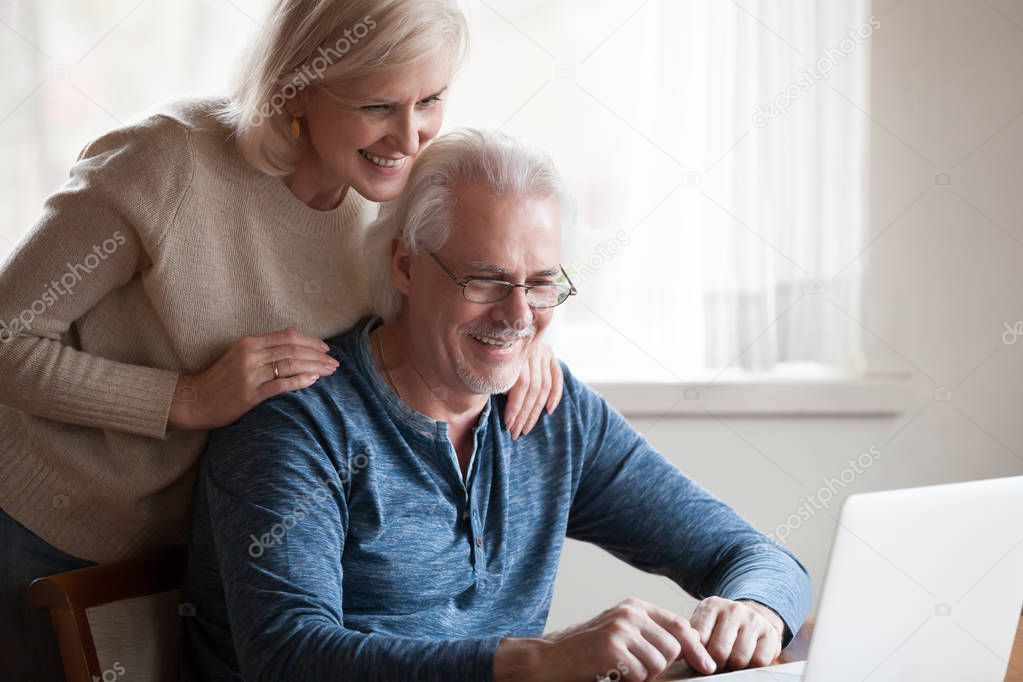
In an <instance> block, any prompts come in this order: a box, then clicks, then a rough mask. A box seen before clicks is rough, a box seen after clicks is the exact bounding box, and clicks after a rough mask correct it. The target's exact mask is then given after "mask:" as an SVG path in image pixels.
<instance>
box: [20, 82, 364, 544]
mask: <svg viewBox="0 0 1023 682" xmlns="http://www.w3.org/2000/svg"><path fill="white" fill-rule="evenodd" d="M214 102H215V100H210V99H202V100H199V99H194V100H187V101H181V102H178V103H175V104H173V105H170V106H168V107H166V108H165V110H162V111H161V113H159V114H157V115H154V116H151V117H149V118H146V119H145V120H143V121H141V122H139V123H137V124H134V125H129V126H126V127H124V128H121V129H118V130H115V131H113V132H111V133H108V134H106V135H104V136H102V137H101V138H99V139H98V140H96V141H94V142H92V143H91V144H90V145H88V146H87V147H86V149H85V150H84V151H83V152H82V155H81V156H80V157H79V159H78V161H77V162H76V163H75V165H74V167H73V168H72V169H71V174H70V179H69V180H68V182H67V184H66V185H65V186H64V187H63V188H62V189H61V190H60V191H58V192H57V193H55V194H54V195H53V196H51V197H49V198H48V199H47V201H46V204H45V206H44V208H43V213H42V216H41V218H40V219H39V222H38V223H37V224H36V225H35V226H34V227H33V229H32V230H31V231H30V232H29V234H28V235H27V236H26V237H25V238H24V239H23V240H22V242H21V243H20V244H19V245H18V247H17V249H16V250H15V251H14V252H13V254H12V255H11V257H10V258H9V259H8V260H6V261H5V262H4V263H3V265H2V266H0V507H2V508H3V509H4V510H5V511H6V512H7V513H8V514H10V515H11V516H13V517H14V518H15V519H17V520H18V521H20V522H21V523H22V524H23V525H25V526H27V527H28V528H29V529H30V530H32V531H33V532H35V533H36V534H38V535H39V536H40V537H42V538H43V539H44V540H46V541H47V542H49V543H51V544H53V545H55V546H56V547H58V548H59V549H62V550H64V551H65V552H68V553H70V554H72V555H74V556H77V557H80V558H83V559H88V560H92V561H110V560H116V559H120V558H123V557H126V556H130V555H133V554H136V553H138V552H141V551H144V550H147V549H150V548H153V547H156V546H159V545H163V544H167V543H180V542H184V541H185V540H186V537H187V523H188V515H189V511H190V502H191V496H192V486H193V484H194V481H195V470H196V466H195V465H196V462H197V460H198V457H199V454H200V452H201V451H202V448H203V446H204V444H205V442H206V436H207V433H206V432H204V431H170V432H168V430H167V415H168V412H169V409H170V404H171V399H172V397H173V392H174V388H175V383H176V381H177V379H178V376H179V374H198V373H199V372H202V371H203V370H205V369H207V368H208V367H209V366H210V365H211V364H213V363H214V362H215V361H216V360H217V359H219V358H220V357H221V356H222V355H223V354H224V353H225V352H226V351H227V349H228V348H229V347H230V346H231V345H232V344H233V343H234V342H235V341H237V340H238V338H240V337H242V336H246V335H257V334H265V333H267V332H270V331H274V330H277V329H281V328H283V327H286V326H288V325H293V326H295V327H296V328H297V329H298V330H299V331H302V332H304V333H306V334H309V335H312V336H316V337H320V338H327V337H330V336H333V335H335V334H338V333H340V332H341V331H343V330H345V329H346V328H348V327H350V326H351V325H352V324H353V323H354V322H355V321H357V320H358V319H359V317H361V316H362V315H364V314H366V313H367V312H368V303H367V292H366V277H365V273H364V271H363V269H362V265H361V263H362V258H361V251H362V236H363V231H364V228H365V226H366V225H367V224H368V223H369V222H370V221H371V220H372V218H373V217H374V216H375V214H376V210H377V206H376V204H373V203H371V202H369V201H367V200H366V199H364V198H362V197H360V196H358V195H357V194H356V193H355V192H354V191H349V192H348V195H347V197H346V198H345V200H344V202H343V203H342V204H341V205H340V206H339V207H338V208H337V209H335V210H333V211H317V210H315V209H312V208H310V207H309V206H307V205H306V204H305V203H303V202H302V201H300V200H299V199H298V198H296V197H295V196H294V195H293V194H292V193H291V191H290V190H289V189H288V188H287V186H286V185H285V184H284V182H283V181H282V180H281V179H280V178H274V177H271V176H267V175H265V174H262V173H260V172H258V171H256V170H254V169H253V168H252V167H250V166H249V165H247V164H246V163H245V161H244V160H243V159H242V157H241V156H240V154H239V153H238V151H237V149H236V146H235V145H234V143H233V140H232V139H230V137H229V131H228V130H226V129H225V128H224V127H223V126H222V125H221V124H220V123H218V122H217V121H216V119H214V118H212V116H211V115H210V114H209V110H210V107H211V105H212V104H213V103H214Z"/></svg>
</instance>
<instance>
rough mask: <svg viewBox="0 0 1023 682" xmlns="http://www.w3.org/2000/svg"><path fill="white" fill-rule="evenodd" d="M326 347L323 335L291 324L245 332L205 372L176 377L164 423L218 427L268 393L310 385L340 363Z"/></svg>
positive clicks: (188, 427) (195, 427) (194, 427)
mask: <svg viewBox="0 0 1023 682" xmlns="http://www.w3.org/2000/svg"><path fill="white" fill-rule="evenodd" d="M327 350H329V347H328V346H327V344H325V343H324V342H323V341H321V340H320V339H317V338H315V337H312V336H307V335H305V334H302V333H301V332H299V331H298V330H296V329H295V328H294V327H288V328H286V329H282V330H280V331H276V332H271V333H270V334H264V335H262V336H244V337H242V338H240V339H238V341H236V342H235V343H234V344H233V345H232V346H231V348H230V349H228V351H227V352H226V353H225V354H224V356H223V357H221V358H220V359H219V360H217V361H216V362H215V363H214V364H213V366H211V367H210V368H209V369H207V370H206V371H205V372H202V373H201V374H197V375H195V376H184V375H183V376H181V377H180V378H179V379H178V385H177V388H176V389H175V391H174V400H173V401H172V403H171V409H170V416H169V418H168V422H167V426H168V427H169V428H171V429H186V430H205V429H215V428H219V427H221V426H226V425H228V424H230V423H231V422H233V421H235V420H237V419H238V418H239V417H241V416H242V415H243V414H245V413H246V412H248V411H249V410H251V409H252V408H253V407H255V406H256V405H258V404H259V403H261V402H263V401H264V400H266V399H267V398H270V397H272V396H275V395H278V394H280V393H287V392H288V391H295V390H298V389H300V388H306V387H308V386H311V385H312V384H313V383H315V382H316V380H317V379H319V378H320V377H321V376H324V375H328V374H333V373H334V371H335V370H336V369H337V368H338V366H339V364H338V362H337V361H336V360H335V359H334V358H332V357H330V356H329V355H327ZM275 366H276V373H275V371H274V369H275Z"/></svg>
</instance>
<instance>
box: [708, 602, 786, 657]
mask: <svg viewBox="0 0 1023 682" xmlns="http://www.w3.org/2000/svg"><path fill="white" fill-rule="evenodd" d="M689 622H690V623H691V624H692V626H693V627H694V628H696V630H697V632H699V633H700V642H702V643H703V645H704V646H705V647H706V648H707V652H708V653H710V655H711V657H712V658H713V659H714V662H715V663H717V665H718V668H720V669H726V668H727V669H729V670H739V669H742V668H748V667H752V668H759V667H761V666H765V665H770V663H771V661H773V660H774V659H775V658H777V657H778V654H779V653H781V641H782V633H784V632H785V623H784V622H783V621H782V619H781V618H780V617H779V616H778V614H777V613H775V612H774V611H772V610H771V609H769V608H767V607H766V606H764V605H763V604H760V603H758V602H755V601H750V600H742V601H732V600H731V599H722V598H721V597H708V598H706V599H704V600H703V601H701V602H700V603H699V604H697V605H696V608H695V609H694V610H693V615H692V616H690V618H689Z"/></svg>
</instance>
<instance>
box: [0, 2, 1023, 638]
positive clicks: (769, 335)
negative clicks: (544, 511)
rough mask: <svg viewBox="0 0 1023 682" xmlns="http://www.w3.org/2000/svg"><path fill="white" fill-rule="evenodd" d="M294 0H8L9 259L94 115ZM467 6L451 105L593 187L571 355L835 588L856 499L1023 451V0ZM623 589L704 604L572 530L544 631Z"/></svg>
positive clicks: (216, 59)
mask: <svg viewBox="0 0 1023 682" xmlns="http://www.w3.org/2000/svg"><path fill="white" fill-rule="evenodd" d="M269 6H270V0H179V1H178V2H173V3H166V2H158V1H157V0H32V1H19V0H0V58H2V60H3V63H5V64H7V67H6V69H5V73H4V76H3V78H4V88H3V89H2V91H0V146H2V148H3V150H4V152H5V157H6V160H7V162H6V163H4V164H2V165H0V212H2V214H0V217H2V219H0V259H2V258H3V257H5V256H6V255H7V254H9V253H10V252H11V251H12V250H13V248H14V245H15V244H16V243H17V242H18V241H19V240H20V239H22V238H23V236H24V235H26V234H27V232H28V231H29V230H30V229H31V227H32V225H33V223H34V222H35V220H36V219H37V217H38V216H39V214H40V211H41V208H42V204H43V201H44V199H45V197H46V196H47V195H48V194H49V193H51V192H53V191H54V190H56V189H57V188H58V187H59V186H60V185H61V184H62V183H63V182H64V180H65V179H66V178H67V172H68V169H69V168H70V166H71V164H72V163H73V162H74V160H75V158H76V157H77V155H78V153H79V152H80V151H81V149H82V148H83V147H84V146H85V144H86V143H87V142H88V141H89V140H91V139H93V138H95V137H97V136H99V135H100V134H102V133H103V132H105V131H107V130H110V129H112V128H116V127H118V126H121V125H123V124H125V123H128V122H130V121H133V120H136V119H138V118H140V117H141V116H143V115H145V113H147V112H150V111H152V110H154V109H156V108H157V107H158V106H159V105H160V103H162V102H166V101H169V100H173V99H176V98H178V97H181V96H185V95H194V94H200V93H225V92H226V91H227V89H228V88H229V84H230V83H231V78H232V76H233V74H234V69H235V67H236V65H237V63H238V57H239V55H240V53H241V51H242V50H243V48H244V46H245V45H246V44H247V42H248V41H249V40H250V39H251V37H252V36H253V35H254V34H255V33H256V32H258V31H260V30H261V24H260V21H261V18H262V16H263V15H264V13H265V12H266V10H267V8H268V7H269ZM463 7H464V8H465V10H466V12H467V14H468V16H469V19H470V24H471V36H472V47H471V54H470V58H469V61H468V62H467V63H466V65H465V67H464V68H463V70H462V71H461V72H460V73H459V75H458V77H457V80H456V81H455V83H454V86H453V89H452V91H451V95H450V97H449V99H448V103H447V106H448V109H447V111H448V115H447V118H446V124H445V128H446V129H450V128H452V127H456V126H459V125H476V126H486V127H491V128H500V129H502V130H504V131H506V132H509V133H511V134H514V135H518V136H521V137H524V138H528V139H530V140H532V141H534V142H536V143H538V144H540V145H542V146H544V147H545V148H547V149H548V150H549V151H550V152H551V154H552V155H553V156H554V158H555V160H556V161H557V163H558V165H559V167H560V168H561V169H562V171H563V173H564V175H565V176H566V178H567V180H568V183H569V185H570V186H571V188H572V190H573V192H574V193H575V196H576V198H577V200H578V203H579V223H578V225H577V226H576V229H575V230H574V231H573V232H572V234H571V235H570V237H569V243H568V244H567V247H568V248H567V254H566V269H567V270H568V271H569V273H570V274H571V275H572V276H573V279H574V280H575V281H576V284H577V285H578V286H579V288H580V290H581V295H580V296H579V297H577V298H574V299H572V300H571V301H570V303H569V304H567V305H565V306H564V307H563V308H560V309H559V312H558V315H559V316H560V318H559V319H558V321H557V322H556V324H555V326H554V327H553V329H552V330H551V342H552V343H553V345H554V347H555V349H556V351H557V353H558V354H559V356H561V357H562V358H563V359H565V360H566V361H567V362H568V363H569V365H570V366H571V367H572V368H573V370H574V371H575V373H576V374H578V375H580V376H581V377H582V378H583V379H585V380H587V381H589V382H591V383H592V384H594V385H595V386H596V387H597V388H598V390H600V391H601V392H602V393H604V395H605V396H607V397H608V399H609V400H610V401H611V402H612V403H613V404H614V405H615V406H616V407H617V408H618V409H619V410H620V411H622V412H623V413H624V414H625V415H626V416H627V417H628V418H629V419H630V421H631V422H632V423H633V424H634V425H635V426H636V428H637V429H639V430H640V431H641V432H643V434H644V435H645V436H646V438H647V439H648V440H649V441H650V442H651V443H652V444H653V445H654V446H655V447H657V448H658V449H659V450H661V451H662V452H663V453H665V455H666V456H668V457H669V458H670V459H671V460H672V461H673V462H674V463H675V464H677V465H678V466H679V467H680V468H681V469H682V470H683V471H685V472H686V473H687V474H688V475H689V476H691V477H692V478H694V479H695V480H697V481H698V482H700V483H701V484H702V485H704V486H705V487H707V488H708V489H710V490H711V491H712V492H714V493H715V494H716V495H718V496H719V497H721V498H723V499H724V500H725V501H727V502H728V503H729V504H731V505H732V506H733V507H735V508H736V509H737V510H738V511H739V512H740V513H742V514H743V515H745V516H746V517H747V518H748V519H750V520H751V521H752V522H753V523H754V524H755V525H757V526H758V527H759V528H760V529H761V530H762V531H764V532H765V533H769V534H771V536H772V537H774V538H775V539H777V540H778V541H779V542H783V543H784V544H785V545H787V546H788V547H790V548H791V549H792V550H793V551H795V553H796V554H797V555H798V556H799V557H800V558H801V559H802V560H803V562H804V563H805V564H806V566H807V567H808V569H809V570H810V572H811V575H812V577H813V580H814V586H815V592H816V593H817V594H818V595H819V592H820V589H821V586H822V581H823V577H824V569H825V566H826V561H827V556H828V550H829V547H830V542H831V537H832V534H833V531H834V527H835V524H836V522H837V521H836V520H837V516H838V510H839V508H840V506H841V501H842V500H843V499H844V498H845V497H847V496H848V495H849V494H851V493H855V492H863V491H870V490H881V489H887V488H897V487H908V486H916V485H928V484H935V483H943V482H950V481H959V480H969V479H981V478H990V477H997V476H1010V475H1019V474H1023V419H1021V417H1020V407H1021V406H1023V386H1021V382H1020V379H1021V378H1023V273H1021V268H1020V264H1021V262H1023V220H1021V216H1023V192H1021V191H1020V188H1021V184H1023V183H1021V181H1023V162H1021V161H1020V159H1021V158H1023V87H1021V80H1020V76H1021V74H1023V2H1021V1H1020V0H984V1H981V0H877V1H876V2H869V1H867V0H842V1H840V0H831V1H828V2H824V1H820V2H811V1H810V0H779V1H777V2H763V1H760V2H758V1H755V0H729V1H725V0H614V1H611V0H599V1H598V0H543V2H540V0H487V1H486V2H483V1H480V0H467V1H465V2H463ZM553 454H554V455H555V456H556V453H553ZM627 596H638V597H641V598H644V599H648V600H650V601H653V602H655V603H658V604H660V605H662V606H665V607H667V608H672V609H674V610H676V611H678V612H680V613H687V612H688V611H689V610H690V609H691V607H692V605H693V604H694V603H695V600H693V599H691V598H690V597H688V596H687V595H685V594H684V593H683V592H682V590H681V589H680V588H678V587H677V586H675V585H673V584H672V583H670V582H669V581H668V580H666V579H664V578H660V577H656V576H647V575H644V574H642V573H640V572H638V571H635V570H633V569H631V568H630V567H628V566H625V565H623V564H622V563H620V562H618V561H617V560H616V559H614V558H612V557H610V556H609V555H607V554H606V553H604V552H603V551H602V550H599V549H597V548H594V547H590V546H586V545H583V544H580V543H575V542H571V541H569V542H568V544H567V546H566V550H565V554H564V557H563V560H562V565H561V569H560V572H559V577H558V582H557V585H556V589H555V598H554V604H553V607H552V610H551V615H550V620H549V623H548V626H549V628H560V627H564V626H565V625H568V624H569V623H574V622H578V621H580V620H583V619H586V618H589V617H591V616H592V615H595V614H596V613H597V612H599V611H600V610H602V609H604V608H606V607H607V606H610V605H611V604H613V603H615V602H617V601H619V600H620V599H623V598H625V597H627Z"/></svg>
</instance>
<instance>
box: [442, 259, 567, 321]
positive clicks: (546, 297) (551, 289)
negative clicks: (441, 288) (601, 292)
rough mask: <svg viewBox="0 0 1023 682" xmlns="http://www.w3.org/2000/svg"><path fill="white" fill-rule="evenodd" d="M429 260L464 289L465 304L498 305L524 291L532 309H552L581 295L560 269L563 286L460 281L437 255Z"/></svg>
mask: <svg viewBox="0 0 1023 682" xmlns="http://www.w3.org/2000/svg"><path fill="white" fill-rule="evenodd" d="M430 257H431V258H433V259H434V260H435V261H437V265H439V266H441V268H443V270H444V272H446V273H448V276H449V277H450V278H451V279H452V281H454V283H455V284H457V285H458V286H460V287H462V295H463V296H464V297H465V300H467V301H469V302H471V303H497V302H498V301H503V300H504V299H506V298H508V296H510V295H511V292H512V291H513V290H515V289H525V290H526V303H527V304H528V305H529V307H530V308H553V307H554V306H559V305H561V304H562V303H564V302H565V301H566V300H568V297H569V296H575V294H576V293H578V292H577V291H576V288H575V285H574V284H572V280H571V279H569V278H568V273H567V272H565V268H563V267H562V268H561V274H562V275H563V276H564V278H565V282H563V283H557V284H555V283H552V284H512V283H511V282H505V281H504V280H500V279H483V278H479V277H459V276H458V275H456V274H455V273H453V272H451V270H450V269H448V266H446V265H444V263H442V262H441V261H440V259H439V258H437V256H436V254H433V253H431V254H430Z"/></svg>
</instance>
